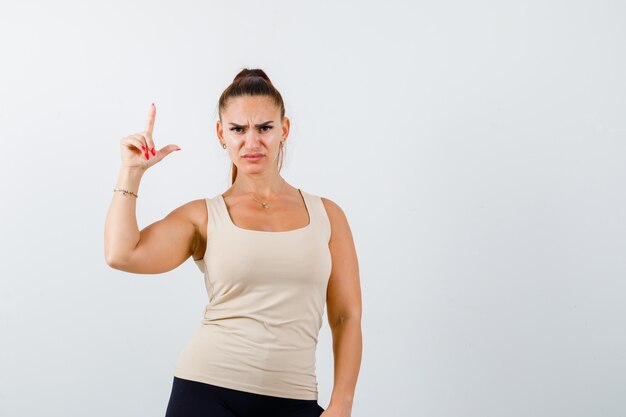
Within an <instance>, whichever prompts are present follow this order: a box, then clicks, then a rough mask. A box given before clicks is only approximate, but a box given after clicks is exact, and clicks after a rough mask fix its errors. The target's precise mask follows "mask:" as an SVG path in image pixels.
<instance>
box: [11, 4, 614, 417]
mask: <svg viewBox="0 0 626 417" xmlns="http://www.w3.org/2000/svg"><path fill="white" fill-rule="evenodd" d="M625 22H626V6H625V5H624V3H623V2H619V1H612V2H609V1H597V0H596V1H591V0H590V1H555V0H541V1H524V2H522V1H519V2H508V1H473V2H467V1H432V2H413V1H406V2H398V1H384V2H364V1H350V2H339V1H333V2H331V1H327V2H320V1H315V2H312V1H311V2H294V1H271V2H260V1H245V2H243V1H236V2H234V1H205V2H200V1H197V2H191V1H177V2H154V1H141V2H139V1H134V2H129V1H123V2H122V1H107V2H98V3H95V2H85V1H71V2H70V1H55V2H44V1H38V2H33V1H31V2H28V1H19V2H18V1H7V0H3V1H2V3H0V46H1V48H0V54H1V55H0V56H1V59H2V62H1V65H0V140H1V141H2V142H1V148H0V153H1V156H2V162H1V164H0V175H1V179H2V180H1V182H0V184H1V187H2V188H1V189H0V191H1V192H2V204H1V205H0V210H1V211H0V221H1V222H2V223H1V227H2V229H1V233H0V236H1V242H0V243H1V247H0V250H1V253H2V262H1V263H0V277H1V278H0V318H1V321H0V339H1V341H0V415H3V416H41V415H46V416H84V415H89V416H91V417H98V416H112V415H115V416H162V415H164V413H165V408H166V405H167V401H168V398H169V394H170V389H171V382H172V372H173V367H174V364H175V360H176V358H177V356H178V354H179V353H180V351H181V349H182V348H183V346H184V345H185V344H186V343H187V341H188V339H189V338H190V337H191V335H192V334H193V332H194V331H195V329H196V327H197V326H198V325H199V323H200V320H201V318H202V313H203V311H204V305H205V303H206V301H207V295H206V293H205V289H204V286H203V285H204V284H203V280H202V275H201V273H200V271H199V270H198V269H197V268H196V266H195V265H194V264H193V262H192V261H191V260H189V261H187V262H186V263H184V264H183V265H181V266H180V267H179V268H177V269H175V270H173V271H171V272H168V273H165V274H159V275H138V274H129V273H125V272H121V271H118V270H114V269H111V268H110V267H108V266H107V265H106V263H105V260H104V253H103V231H104V220H105V216H106V212H107V209H108V205H109V203H110V200H111V198H112V195H113V192H112V189H113V187H114V186H115V182H116V179H117V174H118V169H119V165H120V155H119V140H120V139H121V138H122V137H124V136H126V135H128V134H131V133H136V132H139V131H141V130H143V129H144V128H145V123H146V119H147V116H148V109H149V105H150V103H151V102H152V101H154V102H155V103H156V105H157V116H156V123H155V128H154V129H155V130H154V138H155V142H156V144H157V146H158V147H159V148H160V147H162V146H164V145H166V144H168V143H175V144H177V145H179V146H180V147H181V148H182V150H181V151H179V152H175V153H173V154H171V155H170V156H168V157H167V159H165V160H164V161H162V162H161V163H160V164H158V165H156V166H154V167H152V168H151V169H150V170H149V171H148V172H147V173H146V175H144V178H143V180H142V183H141V187H140V189H139V196H140V197H139V200H138V209H137V216H138V222H139V226H140V228H143V227H145V226H147V225H149V224H150V223H152V222H154V221H156V220H158V219H161V218H162V217H164V216H165V215H166V214H167V213H169V212H170V211H171V210H173V209H174V208H176V207H178V206H180V205H182V204H184V203H186V202H187V201H189V200H192V199H196V198H202V197H211V196H214V195H216V194H217V193H218V192H221V191H224V190H225V189H226V188H227V187H228V185H229V183H228V179H229V175H230V160H229V159H228V156H227V155H226V153H225V151H223V150H222V149H221V147H220V146H219V143H218V141H217V139H216V136H215V121H216V120H217V110H216V106H217V100H218V98H219V95H220V94H221V92H222V91H223V90H224V88H226V87H227V86H228V84H230V82H231V81H232V79H233V78H234V76H235V75H236V74H237V73H238V72H239V71H240V70H241V69H242V68H244V67H247V68H262V69H263V70H265V71H266V72H267V74H268V75H269V77H270V78H271V79H272V81H273V82H274V84H275V85H276V87H277V88H278V89H279V91H280V92H281V94H282V95H283V97H284V99H285V105H286V115H287V116H289V117H290V118H291V123H292V130H291V134H290V136H289V139H288V142H287V152H286V159H285V165H284V166H283V171H282V174H283V176H284V177H285V178H286V179H287V181H288V182H289V183H290V184H292V185H294V186H297V187H301V188H302V189H303V190H305V191H308V192H310V193H313V194H317V195H321V196H324V197H327V198H330V199H331V200H333V201H335V202H336V203H337V204H339V205H340V206H341V207H342V208H343V209H344V211H345V213H346V215H347V217H348V220H349V222H350V225H351V228H352V231H353V235H354V239H355V242H356V247H357V252H358V256H359V266H360V272H361V285H362V291H363V322H362V325H363V344H364V349H363V362H362V367H361V372H360V375H359V381H358V384H357V390H356V396H355V400H354V401H355V402H354V407H353V414H352V415H353V416H354V417H369V416H371V417H378V416H393V417H395V416H407V417H409V416H428V417H439V416H441V417H456V416H459V417H487V416H494V417H500V416H507V417H517V416H550V417H552V416H568V417H573V416H600V415H601V416H605V417H606V416H623V415H625V414H626V401H625V400H624V397H623V394H624V392H626V376H625V375H626V333H625V332H624V328H625V326H626V319H625V317H626V308H625V307H624V300H625V297H626V283H625V281H624V278H625V276H626V258H625V256H624V254H625V253H626V219H625V213H626V193H625V189H624V180H625V179H626V175H625V174H626V168H625V164H624V160H625V157H626V142H625V140H626V123H625V119H624V115H625V114H626V113H625V112H626V79H625V77H624V75H625V74H626V57H625V55H626V24H625ZM317 356H318V365H317V369H318V381H319V390H320V399H319V403H320V405H322V406H323V407H324V408H326V406H327V404H328V400H329V398H330V392H331V390H332V348H331V339H330V332H329V330H328V325H327V323H326V318H325V322H324V327H323V328H322V331H321V334H320V340H319V345H318V355H317Z"/></svg>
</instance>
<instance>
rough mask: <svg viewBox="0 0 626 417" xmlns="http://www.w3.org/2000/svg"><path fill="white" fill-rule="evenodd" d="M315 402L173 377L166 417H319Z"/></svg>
mask: <svg viewBox="0 0 626 417" xmlns="http://www.w3.org/2000/svg"><path fill="white" fill-rule="evenodd" d="M323 411H324V409H323V408H322V407H321V406H320V405H319V404H318V403H317V401H316V400H299V399H294V398H283V397H274V396H270V395H261V394H255V393H252V392H245V391H238V390H234V389H230V388H224V387H218V386H216V385H210V384H205V383H203V382H197V381H190V380H187V379H182V378H178V377H174V382H173V383H172V393H171V395H170V400H169V403H168V405H167V411H166V413H165V417H319V416H320V414H322V412H323Z"/></svg>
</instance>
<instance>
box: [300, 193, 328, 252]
mask: <svg viewBox="0 0 626 417" xmlns="http://www.w3.org/2000/svg"><path fill="white" fill-rule="evenodd" d="M300 191H301V192H302V196H303V197H304V198H305V200H306V204H307V208H308V209H309V215H310V216H311V226H312V227H314V228H315V230H316V231H317V232H318V233H320V234H321V235H322V236H323V238H324V240H325V241H326V242H329V241H330V232H331V228H330V219H329V218H328V213H327V212H326V207H325V206H324V202H323V201H322V198H321V197H320V196H318V195H315V194H311V193H307V192H306V191H303V190H300Z"/></svg>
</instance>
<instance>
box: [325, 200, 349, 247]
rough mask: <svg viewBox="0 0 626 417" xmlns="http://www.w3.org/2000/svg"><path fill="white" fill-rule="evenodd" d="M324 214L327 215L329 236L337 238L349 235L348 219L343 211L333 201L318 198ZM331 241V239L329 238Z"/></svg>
mask: <svg viewBox="0 0 626 417" xmlns="http://www.w3.org/2000/svg"><path fill="white" fill-rule="evenodd" d="M320 199H321V200H322V203H323V204H324V208H325V209H326V213H327V214H328V220H329V221H330V227H331V231H332V232H331V236H333V235H334V236H335V237H336V236H337V235H338V234H345V233H349V230H350V227H349V225H348V219H347V217H346V214H345V212H344V211H343V209H342V208H341V207H340V206H339V204H337V203H336V202H334V201H333V200H331V199H329V198H326V197H320ZM331 240H332V237H331Z"/></svg>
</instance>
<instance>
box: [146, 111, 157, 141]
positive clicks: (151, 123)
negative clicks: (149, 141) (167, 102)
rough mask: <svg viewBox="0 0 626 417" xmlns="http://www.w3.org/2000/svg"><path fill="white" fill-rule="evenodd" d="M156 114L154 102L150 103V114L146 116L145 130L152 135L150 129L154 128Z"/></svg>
mask: <svg viewBox="0 0 626 417" xmlns="http://www.w3.org/2000/svg"><path fill="white" fill-rule="evenodd" d="M155 115H156V107H155V105H154V103H152V104H151V105H150V115H149V116H148V125H147V126H146V131H147V132H149V133H150V134H151V135H152V129H153V128H154V117H155Z"/></svg>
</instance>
